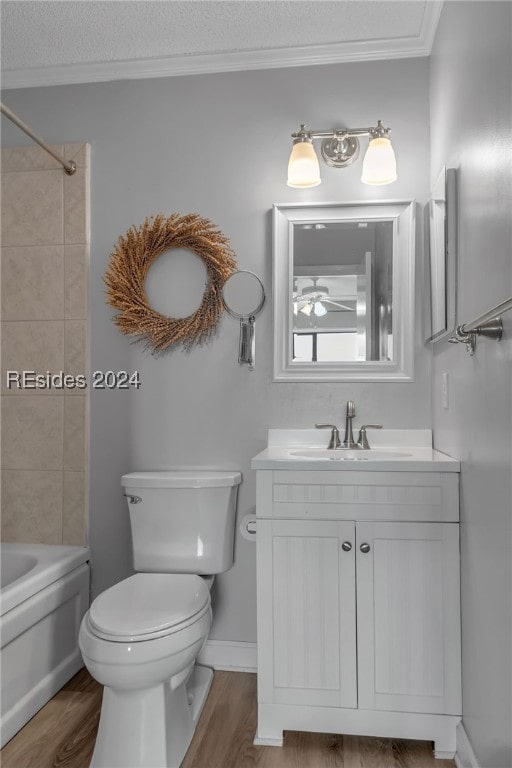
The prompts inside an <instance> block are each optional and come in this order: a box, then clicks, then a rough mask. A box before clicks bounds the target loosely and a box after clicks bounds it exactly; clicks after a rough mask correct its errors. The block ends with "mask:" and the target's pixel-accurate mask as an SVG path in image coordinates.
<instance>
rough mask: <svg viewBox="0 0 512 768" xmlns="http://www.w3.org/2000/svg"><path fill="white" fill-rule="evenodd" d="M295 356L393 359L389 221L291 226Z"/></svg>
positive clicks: (308, 358) (301, 358) (316, 359)
mask: <svg viewBox="0 0 512 768" xmlns="http://www.w3.org/2000/svg"><path fill="white" fill-rule="evenodd" d="M291 304H292V311H293V341H292V343H293V353H292V357H293V360H294V361H302V362H343V361H366V360H378V361H382V360H388V361H390V360H392V359H393V325H392V317H393V224H392V222H391V221H371V220H359V221H338V222H332V223H329V222H325V223H316V224H311V223H297V224H295V225H294V227H293V290H292V296H291Z"/></svg>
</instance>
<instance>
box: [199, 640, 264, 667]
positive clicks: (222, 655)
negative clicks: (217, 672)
mask: <svg viewBox="0 0 512 768" xmlns="http://www.w3.org/2000/svg"><path fill="white" fill-rule="evenodd" d="M198 662H199V664H205V665H206V666H208V667H213V669H222V670H227V671H228V672H256V669H257V666H258V657H257V651H256V643H244V642H239V641H236V640H233V641H232V640H207V641H206V645H205V646H204V648H203V650H202V651H201V653H200V654H199V658H198Z"/></svg>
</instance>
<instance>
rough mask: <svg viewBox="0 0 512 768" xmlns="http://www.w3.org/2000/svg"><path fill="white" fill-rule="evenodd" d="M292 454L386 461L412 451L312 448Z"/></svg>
mask: <svg viewBox="0 0 512 768" xmlns="http://www.w3.org/2000/svg"><path fill="white" fill-rule="evenodd" d="M290 454H291V455H292V456H298V457H299V458H302V459H324V460H325V459H329V460H331V461H385V460H386V459H388V460H392V459H406V458H407V457H408V456H411V454H410V453H404V452H402V451H374V450H372V449H370V450H360V451H350V450H348V449H343V448H342V449H338V450H333V449H328V448H316V449H315V448H311V449H309V450H303V451H290Z"/></svg>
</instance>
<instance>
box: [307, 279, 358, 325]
mask: <svg viewBox="0 0 512 768" xmlns="http://www.w3.org/2000/svg"><path fill="white" fill-rule="evenodd" d="M311 279H312V281H313V285H310V286H307V287H306V288H303V289H302V293H300V292H299V291H298V290H297V283H296V282H295V284H294V291H293V314H294V315H297V314H298V313H299V312H302V314H304V315H306V316H307V317H310V316H311V315H315V316H316V317H323V316H324V315H326V314H327V312H328V308H326V307H325V304H330V305H332V306H334V307H337V309H335V310H333V311H335V312H355V307H349V306H348V305H347V304H342V303H340V300H339V299H337V298H336V296H332V297H330V296H329V289H328V288H327V286H326V285H318V279H319V278H318V277H312V278H311Z"/></svg>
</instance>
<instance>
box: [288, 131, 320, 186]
mask: <svg viewBox="0 0 512 768" xmlns="http://www.w3.org/2000/svg"><path fill="white" fill-rule="evenodd" d="M320 182H321V179H320V166H319V164H318V157H317V156H316V152H315V148H314V147H313V144H312V143H311V142H310V141H298V142H297V143H296V144H294V145H293V147H292V151H291V154H290V159H289V161H288V181H287V184H288V186H289V187H297V188H299V189H301V188H303V187H317V186H318V185H319V184H320Z"/></svg>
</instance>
